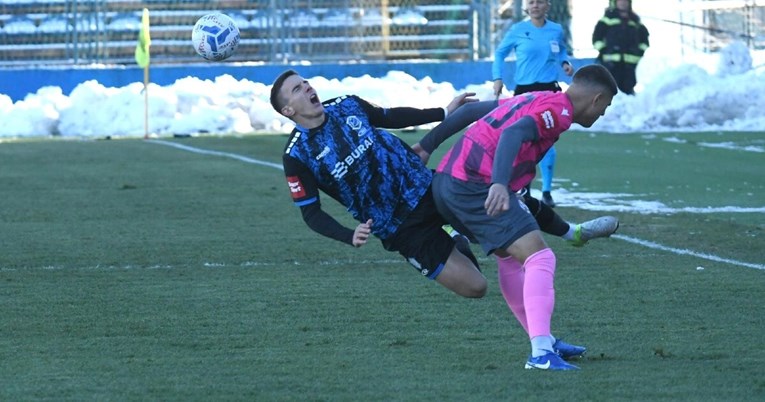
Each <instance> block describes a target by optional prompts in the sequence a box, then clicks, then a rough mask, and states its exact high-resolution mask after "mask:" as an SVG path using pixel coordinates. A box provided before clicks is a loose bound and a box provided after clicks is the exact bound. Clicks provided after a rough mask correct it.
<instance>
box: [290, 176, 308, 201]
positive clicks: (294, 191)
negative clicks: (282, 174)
mask: <svg viewBox="0 0 765 402" xmlns="http://www.w3.org/2000/svg"><path fill="white" fill-rule="evenodd" d="M287 185H288V186H289V187H290V194H291V195H292V198H293V199H295V200H297V199H300V198H303V197H305V188H304V187H303V183H301V182H300V178H299V177H297V176H287Z"/></svg>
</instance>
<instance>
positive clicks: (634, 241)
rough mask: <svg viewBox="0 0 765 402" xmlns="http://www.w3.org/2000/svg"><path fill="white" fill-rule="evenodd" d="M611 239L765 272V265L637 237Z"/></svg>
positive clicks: (623, 236)
mask: <svg viewBox="0 0 765 402" xmlns="http://www.w3.org/2000/svg"><path fill="white" fill-rule="evenodd" d="M611 237H612V238H616V239H619V240H624V241H626V242H627V243H632V244H638V245H641V246H643V247H648V248H652V249H655V250H661V251H668V252H670V253H675V254H680V255H690V256H693V257H697V258H702V259H705V260H709V261H714V262H722V263H726V264H731V265H738V266H740V267H747V268H754V269H761V270H765V265H763V264H753V263H751V262H744V261H738V260H731V259H729V258H722V257H718V256H716V255H711V254H706V253H699V252H696V251H691V250H687V249H681V248H674V247H667V246H662V245H661V244H658V243H654V242H652V241H648V240H642V239H638V238H635V237H630V236H625V235H620V234H614V235H611Z"/></svg>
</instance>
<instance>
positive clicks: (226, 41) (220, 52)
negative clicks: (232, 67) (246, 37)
mask: <svg viewBox="0 0 765 402" xmlns="http://www.w3.org/2000/svg"><path fill="white" fill-rule="evenodd" d="M191 42H192V43H193V44H194V50H196V51H197V53H199V55H200V56H202V57H204V58H205V59H207V60H212V61H221V60H225V59H227V58H229V57H231V55H232V54H234V51H236V48H237V46H239V28H238V27H237V26H236V24H235V23H234V20H232V19H231V17H229V16H228V15H226V14H221V13H212V14H207V15H205V16H204V17H202V18H200V19H199V20H198V21H197V23H196V24H194V29H193V30H192V31H191Z"/></svg>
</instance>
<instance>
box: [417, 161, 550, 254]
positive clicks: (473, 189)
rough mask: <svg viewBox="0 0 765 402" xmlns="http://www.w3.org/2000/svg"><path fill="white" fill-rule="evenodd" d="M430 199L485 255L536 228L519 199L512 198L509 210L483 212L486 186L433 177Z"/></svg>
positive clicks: (439, 175)
mask: <svg viewBox="0 0 765 402" xmlns="http://www.w3.org/2000/svg"><path fill="white" fill-rule="evenodd" d="M432 187H433V198H435V201H436V208H438V212H439V213H440V214H441V215H442V216H443V217H444V218H445V219H446V220H447V221H449V223H451V225H452V226H453V227H454V228H455V229H457V230H458V231H459V232H460V233H462V234H464V235H465V236H467V237H468V238H469V239H470V241H472V242H474V243H479V244H480V245H481V248H483V251H484V252H486V254H487V255H488V254H491V253H493V252H494V250H497V249H506V248H507V247H508V246H509V245H511V244H513V242H515V241H516V240H518V239H519V238H521V237H522V236H523V235H525V234H527V233H529V232H531V231H534V230H539V225H537V222H536V220H534V217H533V216H531V214H530V213H529V210H528V208H527V207H526V205H525V204H524V203H523V200H521V199H518V198H515V194H513V193H512V192H511V193H510V195H511V196H512V197H514V199H513V200H511V202H510V209H509V210H507V211H505V212H503V213H502V214H500V215H499V216H489V215H488V214H486V208H484V202H486V197H487V196H488V194H489V186H487V185H486V184H482V183H469V182H464V181H461V180H457V179H455V178H453V177H451V176H449V175H447V174H442V173H436V174H435V175H434V176H433V184H432Z"/></svg>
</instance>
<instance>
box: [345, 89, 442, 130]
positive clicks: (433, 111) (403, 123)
mask: <svg viewBox="0 0 765 402" xmlns="http://www.w3.org/2000/svg"><path fill="white" fill-rule="evenodd" d="M356 99H357V101H358V102H359V104H360V105H361V108H362V109H364V111H365V112H366V113H367V116H369V122H370V123H371V124H372V125H373V126H375V127H380V128H394V129H395V128H406V127H412V126H421V125H423V124H428V123H433V122H436V121H441V120H443V119H444V109H442V108H429V109H418V108H413V107H394V108H383V107H380V106H377V105H373V104H371V103H369V102H367V101H365V100H364V99H361V98H359V97H356Z"/></svg>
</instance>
